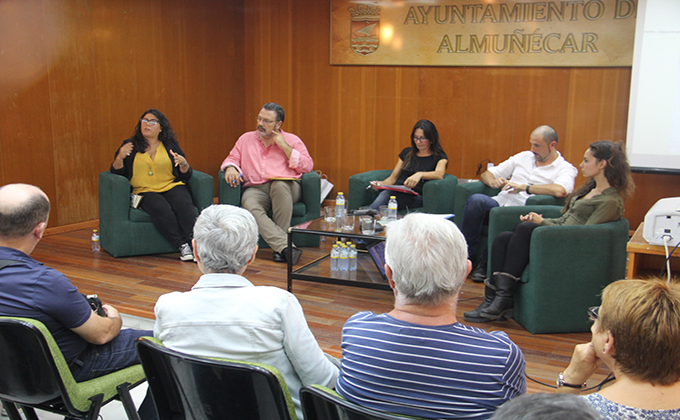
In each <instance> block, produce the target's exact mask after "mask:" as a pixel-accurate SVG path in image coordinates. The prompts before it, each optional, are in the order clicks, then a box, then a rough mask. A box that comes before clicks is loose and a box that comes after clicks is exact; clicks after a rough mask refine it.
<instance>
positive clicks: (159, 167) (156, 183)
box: [130, 143, 184, 194]
mask: <svg viewBox="0 0 680 420" xmlns="http://www.w3.org/2000/svg"><path fill="white" fill-rule="evenodd" d="M172 165H173V161H172V160H171V159H170V156H169V155H168V152H167V150H165V146H164V145H163V143H161V144H159V145H158V147H157V148H156V156H154V159H153V160H151V157H150V156H149V154H148V153H146V152H144V153H137V154H136V155H135V161H134V162H133V164H132V178H130V185H132V192H133V193H135V194H140V193H145V192H157V193H161V192H165V191H168V190H171V189H172V188H174V187H176V186H178V185H184V182H182V181H178V182H175V175H174V174H173V173H172Z"/></svg>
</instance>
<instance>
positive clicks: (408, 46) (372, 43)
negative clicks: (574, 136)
mask: <svg viewBox="0 0 680 420" xmlns="http://www.w3.org/2000/svg"><path fill="white" fill-rule="evenodd" d="M637 1H638V0H561V1H560V0H557V1H537V0H502V1H501V0H427V1H426V0H373V1H363V0H331V64H355V65H361V64H365V65H413V66H544V67H559V66H564V67H586V66H587V67H605V66H606V67H617V66H630V65H631V64H632V58H633V41H634V37H635V19H636V13H637Z"/></svg>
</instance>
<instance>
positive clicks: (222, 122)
mask: <svg viewBox="0 0 680 420" xmlns="http://www.w3.org/2000/svg"><path fill="white" fill-rule="evenodd" d="M206 5H207V6H208V7H205V11H204V13H205V16H204V19H205V23H206V25H205V26H206V29H205V31H204V34H203V36H204V38H203V40H202V42H203V49H204V51H205V57H206V60H205V63H203V64H204V67H203V68H202V71H204V72H205V85H204V86H203V87H202V91H201V92H200V93H199V94H198V95H193V96H194V98H195V102H196V104H195V106H196V108H197V109H198V110H200V112H201V115H204V116H205V118H204V119H203V120H202V121H201V123H200V126H196V127H195V131H194V134H193V136H194V138H192V139H190V140H191V141H192V143H193V144H195V148H194V149H193V151H192V154H193V153H195V154H197V155H198V156H199V161H198V163H197V165H196V166H195V167H196V168H197V169H199V170H200V171H203V172H206V173H209V174H210V175H212V176H213V177H215V196H217V185H218V183H217V174H218V171H219V166H220V164H221V163H222V161H223V160H224V158H225V157H227V155H228V154H229V151H230V150H231V149H232V147H233V146H234V144H235V143H236V140H237V139H238V137H239V136H240V135H241V134H243V132H244V131H245V129H246V127H244V126H243V120H244V115H245V111H246V109H245V106H244V98H245V96H246V93H245V92H246V91H245V78H244V76H245V75H244V65H243V56H244V45H243V30H244V28H243V1H242V0H232V1H208V2H206ZM211 5H212V6H215V7H219V11H218V12H216V11H214V10H213V7H210V6H211ZM198 24H199V25H200V22H199V23H198ZM258 111H259V110H258ZM196 123H198V121H196ZM253 124H254V122H253V123H251V125H250V126H249V127H252V126H253ZM249 127H248V128H249ZM251 129H252V128H251ZM192 159H193V158H192Z"/></svg>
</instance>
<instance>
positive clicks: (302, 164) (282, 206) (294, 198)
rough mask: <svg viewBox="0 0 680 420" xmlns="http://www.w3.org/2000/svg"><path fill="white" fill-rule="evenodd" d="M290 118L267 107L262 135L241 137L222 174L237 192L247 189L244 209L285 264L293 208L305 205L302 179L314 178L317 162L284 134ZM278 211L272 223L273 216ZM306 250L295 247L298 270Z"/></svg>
mask: <svg viewBox="0 0 680 420" xmlns="http://www.w3.org/2000/svg"><path fill="white" fill-rule="evenodd" d="M284 118H285V112H284V110H283V108H282V107H281V105H279V104H275V103H273V102H269V103H266V104H264V105H263V106H262V110H261V111H260V113H259V114H258V116H257V130H256V131H249V132H247V133H245V134H243V135H242V136H241V137H239V139H238V141H237V142H236V144H235V145H234V148H233V149H231V152H230V153H229V156H227V158H226V159H224V162H222V165H221V166H220V169H222V170H223V171H224V179H225V181H227V184H229V185H230V186H232V187H236V186H237V185H239V184H243V193H242V195H241V206H243V208H245V209H247V210H248V211H250V212H251V213H252V214H253V216H254V217H255V220H256V221H257V226H258V230H259V233H260V236H262V239H264V241H265V242H267V244H268V245H269V246H270V247H271V248H272V249H273V250H274V255H273V259H274V261H276V262H285V261H286V255H288V252H287V249H286V247H287V245H288V243H287V237H286V231H287V230H288V228H289V227H290V218H291V216H292V215H293V203H296V202H298V201H300V198H301V196H302V189H301V187H300V181H299V180H300V177H301V176H302V174H304V173H307V172H310V171H311V170H312V168H313V167H314V161H313V160H312V158H311V156H309V152H308V151H307V148H306V147H305V144H304V143H303V142H302V140H300V138H299V137H298V136H296V135H295V134H291V133H286V132H284V131H283V130H281V125H283V120H284ZM269 210H271V211H272V218H269V216H268V215H267V212H268V211H269ZM301 255H302V250H301V249H298V248H296V247H293V249H292V250H291V256H292V262H293V264H296V263H297V262H298V260H299V259H300V256H301Z"/></svg>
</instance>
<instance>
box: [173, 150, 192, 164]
mask: <svg viewBox="0 0 680 420" xmlns="http://www.w3.org/2000/svg"><path fill="white" fill-rule="evenodd" d="M170 154H171V155H172V160H174V161H175V166H180V167H184V166H186V165H187V164H188V162H187V159H186V158H185V157H184V156H182V155H180V154H178V153H175V152H173V151H172V149H170Z"/></svg>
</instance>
